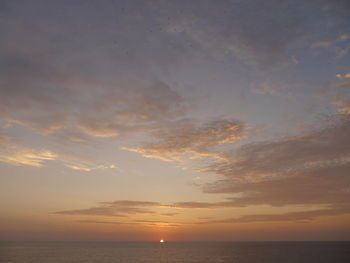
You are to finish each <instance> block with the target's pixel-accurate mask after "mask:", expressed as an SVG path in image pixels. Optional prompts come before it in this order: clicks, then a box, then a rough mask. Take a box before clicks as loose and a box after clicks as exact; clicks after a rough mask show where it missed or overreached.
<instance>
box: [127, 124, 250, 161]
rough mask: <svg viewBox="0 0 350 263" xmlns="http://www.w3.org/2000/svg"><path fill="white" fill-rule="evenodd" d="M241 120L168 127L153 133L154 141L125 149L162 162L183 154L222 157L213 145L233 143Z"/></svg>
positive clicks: (240, 132) (241, 127)
mask: <svg viewBox="0 0 350 263" xmlns="http://www.w3.org/2000/svg"><path fill="white" fill-rule="evenodd" d="M244 127H245V125H244V123H242V122H240V121H233V120H219V121H211V122H207V123H204V124H201V125H196V124H194V123H185V124H184V125H180V126H179V127H175V128H172V129H170V130H167V131H164V132H159V133H155V134H154V137H155V138H156V139H158V142H155V143H149V144H145V146H143V147H139V148H128V147H124V149H125V150H129V151H133V152H138V153H141V154H142V155H143V156H144V157H149V158H158V159H161V160H164V161H174V160H176V161H179V160H181V158H182V157H183V156H184V155H186V154H187V155H189V156H190V158H200V157H211V158H214V159H223V158H224V155H223V154H222V153H220V151H217V150H215V149H214V147H215V146H219V145H222V144H228V143H234V142H235V141H237V140H239V139H241V138H242V137H243V136H244Z"/></svg>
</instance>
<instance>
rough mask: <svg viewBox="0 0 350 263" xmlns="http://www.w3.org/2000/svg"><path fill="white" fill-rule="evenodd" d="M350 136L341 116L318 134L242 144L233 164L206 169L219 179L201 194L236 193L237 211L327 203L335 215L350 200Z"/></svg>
mask: <svg viewBox="0 0 350 263" xmlns="http://www.w3.org/2000/svg"><path fill="white" fill-rule="evenodd" d="M349 136H350V120H349V118H348V116H339V118H338V119H336V120H332V122H331V123H330V124H329V125H328V127H324V128H322V129H319V130H314V131H312V132H309V133H305V134H301V135H298V136H292V137H286V138H282V139H279V140H272V141H265V142H259V143H252V144H248V145H244V146H242V147H241V148H240V149H238V150H237V151H236V152H235V153H232V156H231V161H226V162H216V163H213V164H211V165H210V166H209V167H207V168H205V169H203V172H211V173H214V174H217V175H219V176H220V177H221V179H219V180H217V181H215V182H214V183H210V184H207V185H205V186H204V187H203V190H204V191H205V192H206V193H230V194H232V195H235V196H233V197H231V198H230V200H231V205H232V206H237V207H245V206H250V205H270V206H286V205H329V206H330V207H331V209H330V210H329V211H331V212H332V211H333V210H332V209H333V208H337V207H338V206H342V205H344V204H346V203H347V200H348V199H349V197H350V180H349V176H348V171H349V169H350V147H349V143H348V141H350V137H349ZM346 209H347V211H348V212H349V210H348V207H346ZM327 211H328V210H327Z"/></svg>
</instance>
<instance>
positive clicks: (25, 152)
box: [0, 146, 57, 167]
mask: <svg viewBox="0 0 350 263" xmlns="http://www.w3.org/2000/svg"><path fill="white" fill-rule="evenodd" d="M56 159H57V155H56V154H55V153H53V152H51V151H48V150H43V149H29V148H18V147H13V146H9V147H4V148H2V149H1V150H0V161H1V162H5V163H9V164H12V165H28V166H33V167H41V166H43V164H44V163H45V162H46V161H52V160H56Z"/></svg>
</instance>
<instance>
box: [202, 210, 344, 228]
mask: <svg viewBox="0 0 350 263" xmlns="http://www.w3.org/2000/svg"><path fill="white" fill-rule="evenodd" d="M348 213H350V209H349V207H347V208H346V209H343V208H326V209H318V210H308V211H300V212H290V213H283V214H252V215H242V216H239V217H237V218H229V219H222V220H207V221H202V222H198V223H197V224H214V223H252V222H275V221H288V222H292V221H297V222H309V221H311V220H314V219H315V218H317V217H321V216H339V215H343V214H348Z"/></svg>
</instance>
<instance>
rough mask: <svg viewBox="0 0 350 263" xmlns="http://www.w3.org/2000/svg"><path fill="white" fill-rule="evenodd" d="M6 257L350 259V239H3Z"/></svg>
mask: <svg viewBox="0 0 350 263" xmlns="http://www.w3.org/2000/svg"><path fill="white" fill-rule="evenodd" d="M0 262H1V263H3V262H4V263H61V262H72V263H75V262H76V263H78V262H79V263H90V262H106V263H112V262H115V263H146V262H147V263H157V262H159V263H163V262H164V263H165V262H167V263H175V262H176V263H180V262H181V263H187V262H188V263H216V262H230V263H270V262H271V263H292V262H293V263H314V262H315V263H323V262H324V263H338V262H339V263H350V242H168V243H163V244H160V243H152V242H115V243H112V242H109V243H78V242H59V243H58V242H48V243H6V242H2V243H0Z"/></svg>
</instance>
